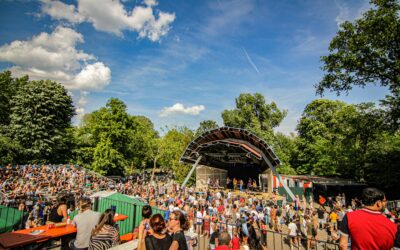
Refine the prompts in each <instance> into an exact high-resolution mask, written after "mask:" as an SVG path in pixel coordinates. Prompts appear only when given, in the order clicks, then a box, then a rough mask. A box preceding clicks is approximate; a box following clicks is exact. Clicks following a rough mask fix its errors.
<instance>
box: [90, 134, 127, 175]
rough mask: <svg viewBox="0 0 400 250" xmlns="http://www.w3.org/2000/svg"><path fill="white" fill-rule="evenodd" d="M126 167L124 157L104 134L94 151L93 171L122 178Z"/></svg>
mask: <svg viewBox="0 0 400 250" xmlns="http://www.w3.org/2000/svg"><path fill="white" fill-rule="evenodd" d="M126 165H127V162H126V160H125V157H124V155H123V154H122V153H120V152H119V151H118V150H116V149H115V147H114V144H113V143H112V142H111V138H110V137H107V136H106V134H103V135H102V136H101V139H100V142H99V143H98V144H97V145H96V148H95V149H94V154H93V163H92V168H93V170H94V171H96V172H98V173H100V174H102V175H119V176H122V175H123V174H124V168H125V166H126Z"/></svg>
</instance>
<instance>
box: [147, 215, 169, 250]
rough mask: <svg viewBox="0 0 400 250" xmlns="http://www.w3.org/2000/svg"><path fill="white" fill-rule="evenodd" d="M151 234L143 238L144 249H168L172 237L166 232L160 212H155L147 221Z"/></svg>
mask: <svg viewBox="0 0 400 250" xmlns="http://www.w3.org/2000/svg"><path fill="white" fill-rule="evenodd" d="M149 224H150V227H151V230H152V234H151V235H147V236H146V238H145V247H144V249H145V250H168V249H170V246H171V244H172V237H171V236H170V235H169V234H167V233H166V230H165V229H166V225H165V221H164V218H163V217H162V215H161V214H155V215H153V216H152V217H151V218H150V221H149Z"/></svg>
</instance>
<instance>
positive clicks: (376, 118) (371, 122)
mask: <svg viewBox="0 0 400 250" xmlns="http://www.w3.org/2000/svg"><path fill="white" fill-rule="evenodd" d="M297 130H298V132H299V140H298V141H297V146H298V151H297V155H296V158H297V159H296V161H297V167H298V168H297V171H298V172H299V173H302V174H310V173H314V174H316V175H324V176H331V175H339V176H343V177H351V178H355V179H357V180H364V173H365V167H366V164H367V161H368V158H369V149H370V148H371V145H372V144H373V143H374V141H375V140H376V139H377V138H379V137H380V136H381V134H382V133H384V131H385V124H384V115H383V112H382V110H380V109H376V108H375V106H374V104H372V103H362V104H358V105H349V104H346V103H344V102H339V101H331V100H324V99H319V100H315V101H313V102H311V103H310V104H308V105H307V106H306V108H305V110H304V113H303V116H302V118H301V119H300V122H299V124H298V126H297Z"/></svg>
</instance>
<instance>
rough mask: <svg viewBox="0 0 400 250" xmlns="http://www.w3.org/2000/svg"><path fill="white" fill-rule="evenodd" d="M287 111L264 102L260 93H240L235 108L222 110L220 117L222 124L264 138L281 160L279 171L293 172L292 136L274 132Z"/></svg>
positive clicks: (273, 103)
mask: <svg viewBox="0 0 400 250" xmlns="http://www.w3.org/2000/svg"><path fill="white" fill-rule="evenodd" d="M286 113H287V111H286V110H280V109H278V107H277V105H276V104H275V102H271V103H270V104H268V103H266V102H265V98H264V96H263V95H262V94H260V93H256V94H254V95H252V94H240V95H239V97H238V98H236V108H235V109H233V110H224V111H223V112H222V119H223V120H224V124H225V125H226V126H230V127H236V128H244V129H246V130H249V131H251V132H253V133H254V134H256V135H257V136H259V137H260V138H262V139H264V140H265V141H266V142H267V143H268V144H269V145H270V146H272V148H273V149H274V152H275V153H276V154H277V156H278V157H279V159H280V160H281V162H282V166H281V167H280V168H279V172H281V173H285V174H294V173H295V171H294V169H293V168H292V166H291V160H290V159H291V154H292V150H294V149H295V146H294V137H287V136H285V135H283V134H280V133H274V130H273V129H274V128H276V127H278V126H279V124H280V123H281V122H282V120H283V119H284V118H285V116H286Z"/></svg>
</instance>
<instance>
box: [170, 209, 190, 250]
mask: <svg viewBox="0 0 400 250" xmlns="http://www.w3.org/2000/svg"><path fill="white" fill-rule="evenodd" d="M168 229H169V231H170V232H171V233H172V244H171V247H170V248H169V250H188V246H187V242H186V237H185V234H184V233H183V231H186V230H188V229H189V222H188V220H187V219H186V216H185V215H184V214H183V213H182V212H181V211H179V210H176V211H173V212H172V213H171V215H170V217H169V222H168Z"/></svg>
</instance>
